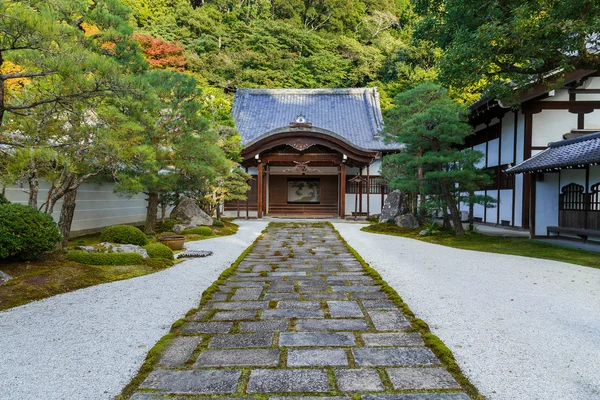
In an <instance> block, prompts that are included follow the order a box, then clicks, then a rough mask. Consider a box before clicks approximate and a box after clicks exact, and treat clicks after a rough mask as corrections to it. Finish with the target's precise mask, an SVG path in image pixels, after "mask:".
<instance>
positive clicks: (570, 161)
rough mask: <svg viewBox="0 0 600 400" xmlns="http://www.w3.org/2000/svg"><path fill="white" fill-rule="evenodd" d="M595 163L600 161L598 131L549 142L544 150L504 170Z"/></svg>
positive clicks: (532, 170)
mask: <svg viewBox="0 0 600 400" xmlns="http://www.w3.org/2000/svg"><path fill="white" fill-rule="evenodd" d="M596 163H600V132H597V133H592V134H588V135H584V136H580V137H577V138H573V139H567V140H561V141H560V142H554V143H550V146H549V147H548V148H547V149H546V150H544V151H542V152H540V153H538V154H536V155H535V156H533V157H531V158H530V159H528V160H525V161H523V162H522V163H520V164H519V165H517V166H514V167H512V168H509V169H508V170H507V171H506V172H507V173H509V174H520V173H523V172H536V171H537V172H542V171H550V170H557V169H561V168H564V167H570V166H576V165H587V164H596Z"/></svg>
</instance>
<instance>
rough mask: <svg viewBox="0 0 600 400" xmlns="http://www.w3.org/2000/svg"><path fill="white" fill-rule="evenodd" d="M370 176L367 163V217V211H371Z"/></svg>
mask: <svg viewBox="0 0 600 400" xmlns="http://www.w3.org/2000/svg"><path fill="white" fill-rule="evenodd" d="M370 198H371V176H370V174H369V165H367V217H368V216H369V212H370V211H371V204H370V200H369V199H370Z"/></svg>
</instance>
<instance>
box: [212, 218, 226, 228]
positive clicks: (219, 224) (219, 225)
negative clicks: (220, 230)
mask: <svg viewBox="0 0 600 400" xmlns="http://www.w3.org/2000/svg"><path fill="white" fill-rule="evenodd" d="M213 226H218V227H223V226H225V223H224V222H223V221H221V220H220V219H215V220H214V221H213Z"/></svg>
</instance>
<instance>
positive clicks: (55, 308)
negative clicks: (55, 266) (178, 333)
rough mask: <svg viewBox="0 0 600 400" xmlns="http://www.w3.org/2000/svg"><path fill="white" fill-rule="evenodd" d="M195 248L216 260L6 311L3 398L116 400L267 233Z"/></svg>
mask: <svg viewBox="0 0 600 400" xmlns="http://www.w3.org/2000/svg"><path fill="white" fill-rule="evenodd" d="M239 225H240V230H239V232H238V233H237V234H236V235H233V236H227V237H222V238H215V239H208V240H203V241H200V242H195V243H191V246H190V248H194V249H202V250H212V251H213V252H214V255H212V256H211V257H207V258H202V259H193V260H189V261H186V262H183V263H181V264H178V265H176V266H174V267H172V268H169V269H167V270H164V271H161V272H158V273H155V274H151V275H146V276H142V277H139V278H134V279H129V280H125V281H119V282H113V283H107V284H103V285H98V286H93V287H90V288H86V289H81V290H77V291H75V292H71V293H66V294H63V295H59V296H54V297H51V298H48V299H45V300H42V301H38V302H34V303H30V304H27V305H24V306H21V307H17V308H13V309H10V310H7V311H5V312H0V398H1V399H2V400H13V399H14V400H23V399H43V400H53V399H61V400H66V399H77V400H84V399H94V400H97V399H112V398H113V397H114V396H115V395H117V394H118V393H119V392H120V391H121V389H122V388H123V387H124V386H125V385H126V384H127V383H128V382H129V381H130V380H131V378H132V377H133V376H135V374H136V373H137V371H138V369H139V368H140V366H141V365H142V362H143V361H144V358H145V357H146V354H147V352H148V350H149V349H150V348H151V347H152V346H153V345H154V344H155V343H156V342H157V341H158V340H159V339H160V338H161V337H162V336H164V335H165V334H166V333H167V332H168V330H169V328H170V326H171V325H172V324H173V322H175V321H176V320H177V319H179V318H181V317H182V316H183V315H185V313H186V312H187V311H188V310H189V309H190V308H193V307H196V306H197V305H198V303H199V301H200V296H201V294H202V292H203V291H204V289H206V288H207V287H208V286H210V284H211V283H212V282H213V281H214V280H215V279H217V277H218V276H219V274H220V273H221V272H222V271H223V270H224V269H226V268H227V267H229V266H230V265H231V263H232V262H233V261H235V259H236V258H237V257H238V256H239V255H240V254H241V252H242V251H243V250H244V249H246V248H247V247H248V246H249V245H250V244H251V243H252V242H253V241H254V240H255V239H256V237H257V236H258V235H259V234H260V232H261V231H262V230H263V229H264V228H265V226H266V223H265V222H257V221H253V222H245V221H241V222H240V223H239Z"/></svg>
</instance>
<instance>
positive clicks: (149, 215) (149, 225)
mask: <svg viewBox="0 0 600 400" xmlns="http://www.w3.org/2000/svg"><path fill="white" fill-rule="evenodd" d="M157 213H158V193H149V194H148V207H147V212H146V224H145V225H144V233H146V234H149V233H152V232H154V228H155V226H156V214H157Z"/></svg>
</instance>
